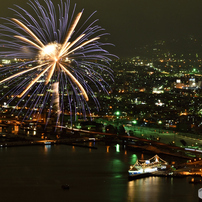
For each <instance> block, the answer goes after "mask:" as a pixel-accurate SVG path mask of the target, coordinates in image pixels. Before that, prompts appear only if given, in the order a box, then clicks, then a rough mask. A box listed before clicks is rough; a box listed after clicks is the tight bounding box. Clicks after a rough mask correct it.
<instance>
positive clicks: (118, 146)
mask: <svg viewBox="0 0 202 202" xmlns="http://www.w3.org/2000/svg"><path fill="white" fill-rule="evenodd" d="M116 152H120V145H119V144H117V145H116Z"/></svg>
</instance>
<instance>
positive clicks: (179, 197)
mask: <svg viewBox="0 0 202 202" xmlns="http://www.w3.org/2000/svg"><path fill="white" fill-rule="evenodd" d="M86 144H89V143H86ZM90 144H91V146H96V147H97V149H89V148H83V147H76V146H68V145H52V146H51V145H46V146H45V145H44V146H24V147H9V148H0V161H1V163H0V179H1V183H0V201H2V202H11V201H12V202H13V201H15V202H18V201H21V202H23V201H29V202H35V201H43V202H44V201H48V202H53V201H54V202H55V201H58V202H66V201H68V202H77V201H78V202H83V201H84V202H85V201H88V202H95V201H96V202H103V201H105V202H108V201H109V202H119V201H120V202H133V201H135V202H147V201H148V202H162V201H163V202H179V201H183V202H194V201H198V189H199V188H201V186H202V185H200V184H190V183H189V180H190V178H188V177H187V178H164V177H149V178H144V179H137V180H134V181H128V173H127V171H128V169H129V167H130V165H131V164H134V163H135V160H136V158H142V157H144V159H147V158H150V157H152V156H153V154H151V155H148V154H147V155H144V156H143V154H141V153H135V152H132V151H126V150H125V149H124V148H122V147H120V146H119V145H110V146H106V145H105V144H104V143H96V144H95V145H94V144H93V143H90ZM163 158H164V159H165V160H166V161H170V160H171V161H173V159H166V158H165V157H163ZM169 158H170V157H169ZM65 184H68V185H69V186H70V189H69V190H66V189H62V188H61V186H62V185H65Z"/></svg>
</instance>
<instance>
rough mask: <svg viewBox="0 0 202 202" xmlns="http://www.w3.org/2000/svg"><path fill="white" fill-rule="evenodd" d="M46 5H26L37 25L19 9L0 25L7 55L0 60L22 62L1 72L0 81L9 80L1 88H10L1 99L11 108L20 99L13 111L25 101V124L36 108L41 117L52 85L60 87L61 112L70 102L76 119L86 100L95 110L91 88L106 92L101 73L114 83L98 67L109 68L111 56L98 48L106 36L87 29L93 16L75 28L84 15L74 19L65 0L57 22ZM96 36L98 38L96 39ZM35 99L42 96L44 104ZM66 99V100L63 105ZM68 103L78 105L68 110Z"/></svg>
mask: <svg viewBox="0 0 202 202" xmlns="http://www.w3.org/2000/svg"><path fill="white" fill-rule="evenodd" d="M44 2H45V4H46V7H44V6H42V5H41V4H40V3H39V2H38V1H34V2H32V1H30V2H29V5H30V6H31V8H32V9H33V10H34V12H35V13H36V14H37V16H38V18H37V19H35V18H34V17H33V16H32V15H31V14H30V13H29V12H28V11H26V10H24V9H23V8H21V7H19V6H17V8H18V11H17V10H14V11H15V14H16V15H17V17H15V18H11V19H5V20H7V22H8V24H6V25H4V24H2V25H0V31H1V34H0V35H1V39H0V42H1V44H2V46H3V47H4V49H5V51H2V52H1V54H0V56H1V58H3V57H5V58H14V57H15V58H18V60H22V61H23V62H19V63H17V64H12V65H9V66H8V65H7V66H5V67H2V68H1V72H2V74H1V75H5V74H6V75H8V76H6V78H5V77H4V78H3V79H2V80H1V81H0V84H3V83H5V82H8V83H9V85H10V89H11V90H10V91H9V92H7V93H6V95H5V96H8V95H10V96H11V99H10V100H9V102H12V101H13V99H14V98H16V99H17V98H18V99H19V101H18V103H17V106H18V105H19V104H20V103H21V102H22V100H24V98H25V96H29V99H28V100H27V101H26V103H25V104H23V107H22V108H25V107H28V108H29V110H28V111H29V113H27V118H29V117H30V116H31V114H32V113H33V111H34V109H36V108H37V109H38V111H39V112H40V113H41V112H42V110H43V109H44V107H45V105H46V103H47V102H48V97H49V95H50V93H48V92H49V91H50V89H51V85H52V84H53V83H54V82H58V83H59V95H60V103H61V106H60V111H61V112H64V111H65V110H66V109H67V107H66V105H65V102H66V100H68V110H69V111H70V112H74V113H75V114H76V113H77V109H78V108H80V109H81V111H82V114H83V115H84V114H85V111H86V102H87V101H88V100H89V95H90V97H91V98H92V99H93V100H94V102H95V103H96V105H97V106H98V105H99V104H98V101H97V99H96V98H95V97H96V96H95V94H94V91H93V90H92V88H91V85H89V83H91V84H93V85H94V86H96V88H97V89H98V91H100V88H101V89H102V90H104V91H105V92H107V90H106V89H105V86H107V83H106V82H105V81H104V79H103V77H102V75H101V74H100V72H107V74H108V75H109V76H110V77H112V73H111V70H110V69H109V68H108V67H107V65H105V64H103V62H102V61H105V62H106V63H108V62H109V61H110V59H109V56H111V54H109V53H108V52H107V51H106V50H105V49H103V48H102V47H101V46H103V45H106V44H104V43H101V42H99V39H100V37H101V36H103V35H106V33H103V28H101V27H100V26H98V25H96V22H97V21H96V20H95V21H93V22H91V23H89V24H88V22H89V19H90V17H91V16H90V17H89V18H88V19H87V20H86V21H85V22H84V23H83V24H82V25H81V26H78V24H79V22H80V19H81V17H82V14H83V11H82V12H79V13H78V14H77V15H76V17H75V18H73V15H74V12H72V15H69V6H70V2H69V0H67V1H66V2H64V3H63V2H62V1H61V4H60V5H58V8H59V14H58V16H57V15H56V12H55V6H54V4H53V3H52V1H50V0H47V1H44ZM74 10H75V8H74ZM21 12H22V14H21ZM97 33H100V34H99V35H98V36H97ZM33 58H34V59H33ZM27 75H28V76H27ZM13 86H14V87H13ZM70 86H71V88H70ZM70 92H72V93H70ZM9 93H10V94H9ZM39 94H40V95H43V99H42V98H41V97H40V96H38V95H39ZM72 94H73V95H74V96H73V95H72ZM64 95H67V99H66V98H65V96H64ZM5 96H3V98H2V99H4V98H5ZM31 101H32V102H31ZM30 103H31V104H30ZM72 103H73V105H76V106H75V110H73V109H72V106H73V105H72ZM50 109H51V107H50ZM21 112H22V110H21ZM28 114H29V115H28ZM70 114H71V113H70Z"/></svg>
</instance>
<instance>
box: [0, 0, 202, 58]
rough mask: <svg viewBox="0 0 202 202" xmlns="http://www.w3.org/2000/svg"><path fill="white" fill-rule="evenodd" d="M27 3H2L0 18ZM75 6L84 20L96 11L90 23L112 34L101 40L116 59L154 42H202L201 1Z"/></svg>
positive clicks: (95, 0)
mask: <svg viewBox="0 0 202 202" xmlns="http://www.w3.org/2000/svg"><path fill="white" fill-rule="evenodd" d="M27 1H28V0H18V1H17V0H8V1H6V0H5V1H2V2H1V14H0V15H1V16H3V17H6V16H7V17H13V13H12V11H9V10H8V7H11V8H13V7H14V6H13V4H18V5H20V6H21V7H24V8H26V9H27V8H28V6H27V5H26V2H27ZM56 1H58V2H59V0H54V2H56ZM39 2H43V1H42V0H39ZM74 3H77V10H76V11H77V12H79V11H80V10H81V9H82V8H84V15H83V17H84V18H85V17H86V18H87V17H88V16H89V15H90V14H91V13H92V12H93V11H95V10H97V13H96V14H95V15H94V17H93V18H92V19H96V18H98V19H99V25H101V26H102V27H104V28H105V29H106V31H107V32H109V33H110V34H111V35H110V36H109V37H106V38H104V39H103V40H104V41H109V42H112V43H113V44H115V47H110V48H107V49H108V50H109V51H110V52H112V53H114V54H116V55H118V56H119V57H125V56H130V57H131V56H133V55H134V50H135V48H136V47H138V46H142V45H145V44H149V43H152V42H153V41H154V40H161V39H162V40H168V39H172V38H175V39H177V38H181V37H184V36H186V35H194V36H195V37H196V38H197V37H199V38H202V37H201V36H202V1H201V0H169V1H168V0H72V1H71V6H72V7H73V5H74ZM27 10H28V9H27ZM77 12H76V13H77Z"/></svg>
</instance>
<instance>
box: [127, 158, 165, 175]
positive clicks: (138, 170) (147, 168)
mask: <svg viewBox="0 0 202 202" xmlns="http://www.w3.org/2000/svg"><path fill="white" fill-rule="evenodd" d="M167 166H168V163H167V162H166V161H164V160H163V159H161V158H160V157H159V156H158V155H155V156H153V157H152V158H150V159H148V160H138V159H137V161H136V162H135V164H134V165H132V166H130V169H129V170H128V174H129V178H130V177H136V178H141V177H146V176H150V175H151V174H152V173H154V172H157V171H162V170H166V169H167Z"/></svg>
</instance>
